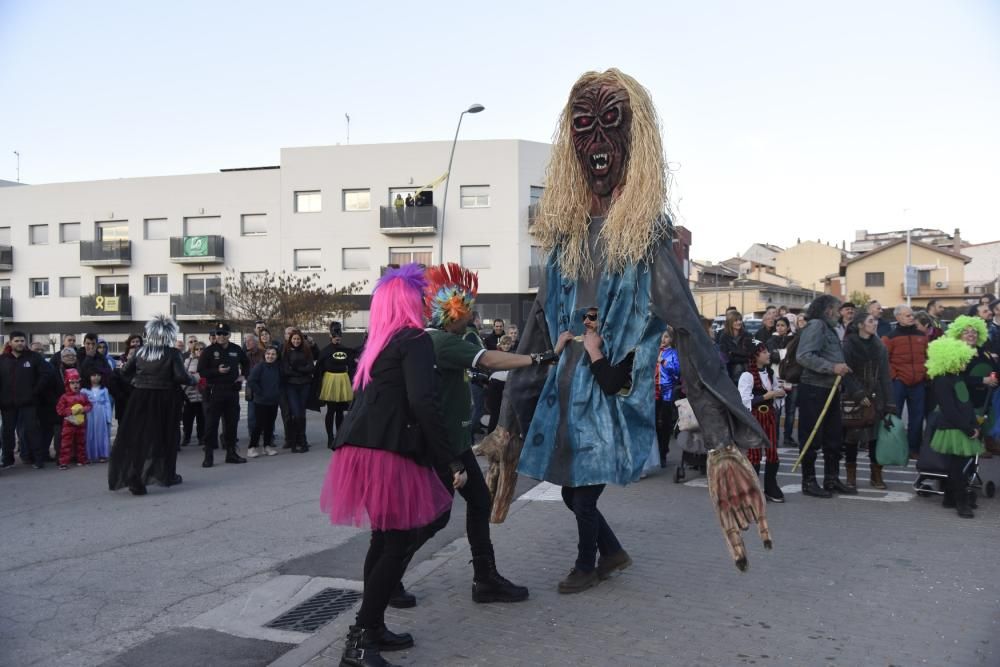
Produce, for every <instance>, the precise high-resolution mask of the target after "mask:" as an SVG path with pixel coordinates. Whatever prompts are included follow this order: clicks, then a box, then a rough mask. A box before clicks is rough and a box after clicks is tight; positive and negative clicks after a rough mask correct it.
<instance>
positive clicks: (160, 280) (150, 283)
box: [144, 273, 170, 294]
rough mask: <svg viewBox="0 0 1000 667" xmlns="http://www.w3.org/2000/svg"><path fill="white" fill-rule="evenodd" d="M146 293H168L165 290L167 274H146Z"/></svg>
mask: <svg viewBox="0 0 1000 667" xmlns="http://www.w3.org/2000/svg"><path fill="white" fill-rule="evenodd" d="M144 282H145V283H146V294H170V292H169V291H168V290H167V275H166V274H165V273H157V274H151V275H148V276H146V278H145V280H144Z"/></svg>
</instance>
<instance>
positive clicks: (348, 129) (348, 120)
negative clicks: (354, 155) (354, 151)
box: [344, 113, 351, 145]
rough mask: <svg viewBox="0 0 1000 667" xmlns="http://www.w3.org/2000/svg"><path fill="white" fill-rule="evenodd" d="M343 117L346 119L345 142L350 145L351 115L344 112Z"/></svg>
mask: <svg viewBox="0 0 1000 667" xmlns="http://www.w3.org/2000/svg"><path fill="white" fill-rule="evenodd" d="M344 118H346V119H347V144H348V145H350V143H351V115H350V114H346V113H345V114H344Z"/></svg>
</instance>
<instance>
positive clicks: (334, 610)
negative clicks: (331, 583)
mask: <svg viewBox="0 0 1000 667" xmlns="http://www.w3.org/2000/svg"><path fill="white" fill-rule="evenodd" d="M360 599H361V593H360V592H359V591H351V590H347V589H345V588H324V589H323V590H321V591H320V592H319V593H316V595H314V596H312V597H311V598H309V599H308V600H304V601H303V602H300V603H299V604H297V605H295V606H294V607H292V608H291V609H289V610H288V611H286V612H285V613H284V614H282V615H281V616H279V617H278V618H276V619H274V620H273V621H271V622H269V623H267V624H265V627H268V628H275V629H277V630H292V631H294V632H315V631H316V629H317V628H320V627H322V626H324V625H326V624H327V623H329V622H330V621H332V620H333V619H335V618H337V616H339V615H340V612H342V611H346V610H348V609H350V608H351V606H353V605H354V603H355V602H357V601H358V600H360Z"/></svg>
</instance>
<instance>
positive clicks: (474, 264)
mask: <svg viewBox="0 0 1000 667" xmlns="http://www.w3.org/2000/svg"><path fill="white" fill-rule="evenodd" d="M460 257H461V261H462V266H464V267H466V268H468V269H488V268H490V247H489V246H488V245H464V246H462V247H461V248H460Z"/></svg>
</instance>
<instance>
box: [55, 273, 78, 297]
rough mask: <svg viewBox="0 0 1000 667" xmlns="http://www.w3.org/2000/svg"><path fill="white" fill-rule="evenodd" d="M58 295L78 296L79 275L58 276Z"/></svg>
mask: <svg viewBox="0 0 1000 667" xmlns="http://www.w3.org/2000/svg"><path fill="white" fill-rule="evenodd" d="M59 296H65V297H69V296H80V276H71V277H67V278H60V279H59Z"/></svg>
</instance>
